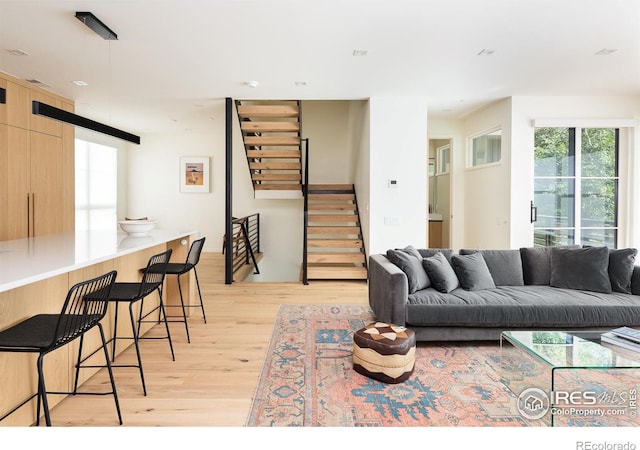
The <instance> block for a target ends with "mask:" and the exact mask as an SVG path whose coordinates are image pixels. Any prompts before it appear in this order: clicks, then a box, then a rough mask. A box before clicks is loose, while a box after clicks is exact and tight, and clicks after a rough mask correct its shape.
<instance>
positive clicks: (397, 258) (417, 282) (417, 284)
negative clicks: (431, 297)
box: [387, 250, 431, 294]
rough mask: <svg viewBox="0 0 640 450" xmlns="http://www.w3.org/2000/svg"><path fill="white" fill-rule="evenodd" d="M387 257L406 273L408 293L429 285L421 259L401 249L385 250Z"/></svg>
mask: <svg viewBox="0 0 640 450" xmlns="http://www.w3.org/2000/svg"><path fill="white" fill-rule="evenodd" d="M387 258H388V259H389V261H391V262H392V263H394V264H395V265H396V266H398V267H399V268H400V270H402V271H403V272H404V273H405V275H407V282H408V284H409V294H413V293H414V292H416V291H419V290H421V289H425V288H427V287H429V286H430V285H431V282H430V281H429V277H428V276H427V273H426V272H425V270H424V267H423V266H422V260H420V259H418V258H416V257H415V256H411V255H410V254H408V253H407V252H405V251H403V250H387Z"/></svg>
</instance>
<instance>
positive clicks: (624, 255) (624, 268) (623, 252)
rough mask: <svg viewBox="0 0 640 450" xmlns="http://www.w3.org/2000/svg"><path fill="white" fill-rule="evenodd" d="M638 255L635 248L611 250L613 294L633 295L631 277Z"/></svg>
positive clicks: (610, 266) (610, 267)
mask: <svg viewBox="0 0 640 450" xmlns="http://www.w3.org/2000/svg"><path fill="white" fill-rule="evenodd" d="M637 254H638V250H637V249H635V248H621V249H609V279H610V280H611V290H612V291H613V292H623V293H625V294H631V277H632V275H633V267H634V266H635V263H636V255H637Z"/></svg>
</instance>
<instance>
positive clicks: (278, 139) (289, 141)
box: [244, 136, 300, 146]
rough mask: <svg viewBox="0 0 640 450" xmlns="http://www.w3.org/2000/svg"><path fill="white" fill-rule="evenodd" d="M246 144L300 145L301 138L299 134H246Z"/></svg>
mask: <svg viewBox="0 0 640 450" xmlns="http://www.w3.org/2000/svg"><path fill="white" fill-rule="evenodd" d="M244 144H245V145H248V146H257V145H274V146H277V145H281V146H299V145H300V138H299V137H297V136H245V137H244Z"/></svg>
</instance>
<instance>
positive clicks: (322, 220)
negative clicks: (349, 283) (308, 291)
mask: <svg viewBox="0 0 640 450" xmlns="http://www.w3.org/2000/svg"><path fill="white" fill-rule="evenodd" d="M307 192H308V199H307V201H308V206H307V209H308V214H307V217H308V220H307V232H306V236H307V280H336V279H343V280H345V279H350V280H366V279H367V266H366V258H365V251H364V245H363V241H362V230H361V228H360V216H359V214H358V204H357V201H356V195H355V190H354V187H353V185H351V184H327V185H323V184H315V185H309V186H308V191H307Z"/></svg>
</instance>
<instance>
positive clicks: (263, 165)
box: [249, 161, 300, 170]
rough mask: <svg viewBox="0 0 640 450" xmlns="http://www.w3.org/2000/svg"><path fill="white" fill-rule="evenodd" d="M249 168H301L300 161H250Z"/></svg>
mask: <svg viewBox="0 0 640 450" xmlns="http://www.w3.org/2000/svg"><path fill="white" fill-rule="evenodd" d="M249 169H252V170H300V163H299V162H275V161H269V162H250V163H249Z"/></svg>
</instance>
